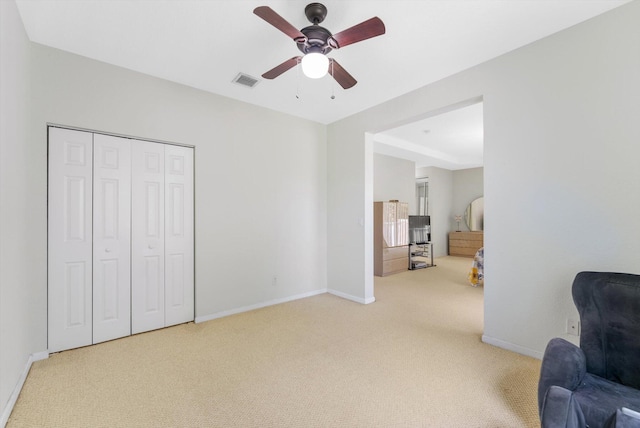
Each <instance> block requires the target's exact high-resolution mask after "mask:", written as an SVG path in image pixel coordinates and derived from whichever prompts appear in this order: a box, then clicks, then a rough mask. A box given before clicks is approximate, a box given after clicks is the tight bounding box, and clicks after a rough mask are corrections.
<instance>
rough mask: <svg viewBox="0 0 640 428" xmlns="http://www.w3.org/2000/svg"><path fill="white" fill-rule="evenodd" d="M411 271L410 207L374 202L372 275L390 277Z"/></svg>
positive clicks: (395, 203)
mask: <svg viewBox="0 0 640 428" xmlns="http://www.w3.org/2000/svg"><path fill="white" fill-rule="evenodd" d="M408 269H409V204H407V203H406V202H374V204H373V273H374V275H376V276H387V275H391V274H394V273H399V272H404V271H406V270H408Z"/></svg>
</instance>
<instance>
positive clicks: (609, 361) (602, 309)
mask: <svg viewBox="0 0 640 428" xmlns="http://www.w3.org/2000/svg"><path fill="white" fill-rule="evenodd" d="M572 294H573V301H574V302H575V304H576V307H577V308H578V312H579V313H580V323H581V326H582V328H581V332H580V348H581V349H582V350H583V352H584V354H585V357H586V360H587V372H589V373H592V374H595V375H597V376H600V377H603V378H605V379H608V380H610V381H612V382H616V383H620V384H623V385H627V386H630V387H633V388H636V389H640V275H632V274H626V273H609V272H580V273H579V274H578V275H577V276H576V278H575V280H574V281H573V287H572Z"/></svg>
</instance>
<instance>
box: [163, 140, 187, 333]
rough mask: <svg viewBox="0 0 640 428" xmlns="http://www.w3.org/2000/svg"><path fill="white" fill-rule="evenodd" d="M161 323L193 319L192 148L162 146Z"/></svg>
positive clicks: (171, 323)
mask: <svg viewBox="0 0 640 428" xmlns="http://www.w3.org/2000/svg"><path fill="white" fill-rule="evenodd" d="M165 168H166V171H165V221H166V223H165V262H166V274H165V311H166V314H165V325H167V326H169V325H175V324H180V323H184V322H188V321H193V319H194V232H193V228H194V209H193V149H192V148H188V147H179V146H169V145H167V146H166V147H165Z"/></svg>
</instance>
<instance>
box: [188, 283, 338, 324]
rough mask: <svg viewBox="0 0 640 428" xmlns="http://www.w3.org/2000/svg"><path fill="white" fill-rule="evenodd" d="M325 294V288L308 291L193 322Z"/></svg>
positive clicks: (203, 317)
mask: <svg viewBox="0 0 640 428" xmlns="http://www.w3.org/2000/svg"><path fill="white" fill-rule="evenodd" d="M326 292H327V289H326V288H323V289H320V290H314V291H309V292H308V293H302V294H296V295H294V296H289V297H283V298H281V299H274V300H268V301H266V302H261V303H256V304H255V305H249V306H243V307H241V308H237V309H231V310H229V311H222V312H217V313H215V314H211V315H205V316H202V317H196V319H195V322H196V323H200V322H205V321H211V320H215V319H218V318H223V317H228V316H229V315H235V314H240V313H242V312H249V311H253V310H255V309H260V308H266V307H267V306H273V305H279V304H280V303H286V302H291V301H293V300H298V299H304V298H306V297H311V296H317V295H318V294H324V293H326Z"/></svg>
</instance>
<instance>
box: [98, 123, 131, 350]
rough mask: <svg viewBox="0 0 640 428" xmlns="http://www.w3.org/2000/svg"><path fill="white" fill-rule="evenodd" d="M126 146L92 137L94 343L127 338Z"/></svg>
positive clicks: (128, 188) (128, 147) (128, 146)
mask: <svg viewBox="0 0 640 428" xmlns="http://www.w3.org/2000/svg"><path fill="white" fill-rule="evenodd" d="M130 156H131V143H130V140H129V139H126V138H120V137H112V136H107V135H101V134H95V135H94V166H93V174H94V179H93V188H94V191H93V193H94V200H93V204H94V208H93V343H99V342H104V341H106V340H111V339H116V338H119V337H124V336H128V335H129V334H131V297H130V294H131V280H130V275H131V260H130V259H131V250H130V240H131V158H130Z"/></svg>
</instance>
